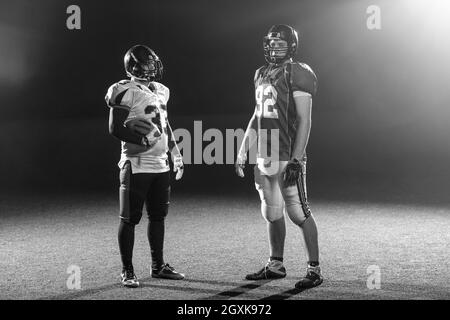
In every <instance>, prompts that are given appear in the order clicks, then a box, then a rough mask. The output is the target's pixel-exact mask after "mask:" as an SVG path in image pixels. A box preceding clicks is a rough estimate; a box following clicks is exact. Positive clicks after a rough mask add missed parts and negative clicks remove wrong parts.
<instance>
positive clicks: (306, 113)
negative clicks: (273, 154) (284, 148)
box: [291, 91, 312, 160]
mask: <svg viewBox="0 0 450 320" xmlns="http://www.w3.org/2000/svg"><path fill="white" fill-rule="evenodd" d="M294 102H295V109H296V113H297V115H296V124H297V134H296V136H295V141H294V149H293V152H292V157H291V158H292V159H297V160H301V159H302V157H303V155H304V154H305V150H306V146H307V145H308V140H309V134H310V132H311V109H312V96H311V94H310V93H307V92H304V91H296V92H294Z"/></svg>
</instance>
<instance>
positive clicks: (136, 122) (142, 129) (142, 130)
mask: <svg viewBox="0 0 450 320" xmlns="http://www.w3.org/2000/svg"><path fill="white" fill-rule="evenodd" d="M125 126H126V127H127V128H128V129H130V130H131V131H133V132H134V133H135V134H137V135H140V136H146V135H148V134H149V133H150V132H152V131H153V130H154V128H155V125H154V124H152V123H151V122H150V121H148V120H146V119H143V118H135V119H131V120H128V121H127V122H125Z"/></svg>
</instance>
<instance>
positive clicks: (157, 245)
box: [146, 171, 184, 280]
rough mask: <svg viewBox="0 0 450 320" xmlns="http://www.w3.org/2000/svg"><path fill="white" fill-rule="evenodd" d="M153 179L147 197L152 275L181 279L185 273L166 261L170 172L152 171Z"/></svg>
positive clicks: (154, 276)
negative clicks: (165, 243)
mask: <svg viewBox="0 0 450 320" xmlns="http://www.w3.org/2000/svg"><path fill="white" fill-rule="evenodd" d="M152 175H153V179H152V183H151V186H150V189H149V191H148V194H147V198H146V207H147V214H148V227H147V236H148V241H149V244H150V251H151V256H152V267H151V268H152V272H151V274H152V277H153V278H164V279H173V280H181V279H184V275H183V274H181V273H179V272H177V271H176V270H175V269H174V268H173V267H172V266H170V265H169V264H168V263H164V254H163V250H164V236H165V220H166V216H167V214H168V211H169V203H170V172H169V171H168V172H163V173H152Z"/></svg>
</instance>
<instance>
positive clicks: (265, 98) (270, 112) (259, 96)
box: [255, 85, 278, 119]
mask: <svg viewBox="0 0 450 320" xmlns="http://www.w3.org/2000/svg"><path fill="white" fill-rule="evenodd" d="M255 97H256V116H257V117H258V118H268V119H278V110H277V108H276V107H275V104H276V103H277V91H276V90H275V88H274V87H273V86H271V85H259V86H258V87H257V88H256V91H255Z"/></svg>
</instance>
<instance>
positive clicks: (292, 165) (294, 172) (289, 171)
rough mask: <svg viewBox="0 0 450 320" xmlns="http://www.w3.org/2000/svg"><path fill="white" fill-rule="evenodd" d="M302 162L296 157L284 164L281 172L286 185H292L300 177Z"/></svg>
mask: <svg viewBox="0 0 450 320" xmlns="http://www.w3.org/2000/svg"><path fill="white" fill-rule="evenodd" d="M301 170H302V164H301V163H300V161H299V160H298V159H291V160H289V162H288V163H287V165H286V168H285V169H284V173H283V181H284V184H285V186H286V187H289V186H293V185H295V184H296V183H297V181H298V179H299V178H300V172H301Z"/></svg>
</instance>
